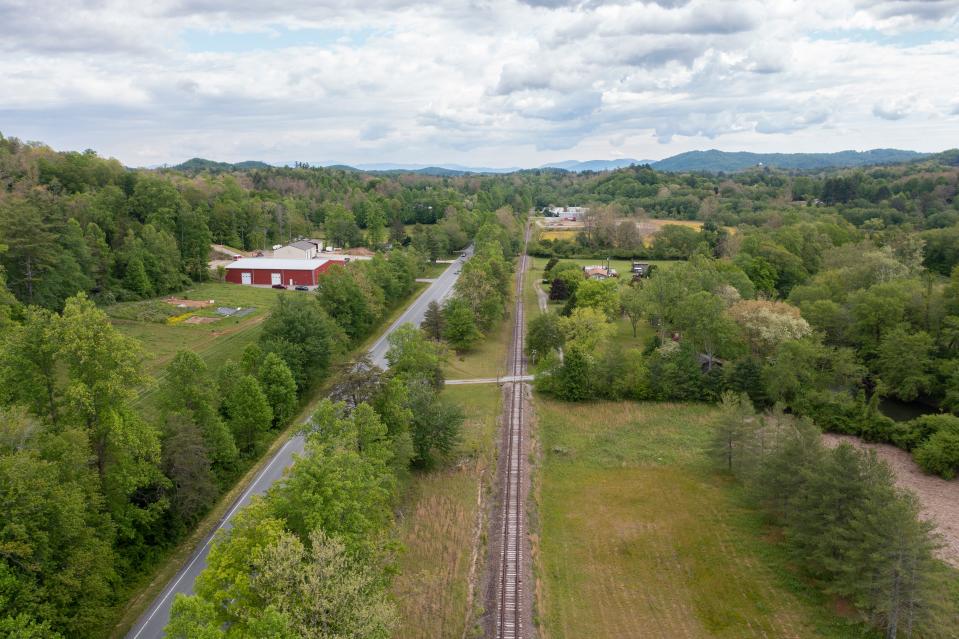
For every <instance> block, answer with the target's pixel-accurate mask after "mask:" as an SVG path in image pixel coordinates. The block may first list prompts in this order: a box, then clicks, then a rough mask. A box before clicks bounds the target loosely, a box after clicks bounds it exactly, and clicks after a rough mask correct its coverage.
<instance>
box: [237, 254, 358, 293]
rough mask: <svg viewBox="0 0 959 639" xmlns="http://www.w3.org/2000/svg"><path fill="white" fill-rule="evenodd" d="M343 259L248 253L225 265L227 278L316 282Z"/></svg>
mask: <svg viewBox="0 0 959 639" xmlns="http://www.w3.org/2000/svg"><path fill="white" fill-rule="evenodd" d="M343 263H344V260H331V259H325V258H322V259H313V260H297V259H276V258H269V257H247V258H243V259H240V260H236V261H234V262H232V263H231V264H227V266H226V281H227V282H233V283H234V284H248V285H255V286H274V285H276V284H282V285H283V286H316V285H317V282H318V281H319V279H320V274H321V273H323V272H324V271H326V270H327V269H329V268H330V267H331V266H332V265H334V264H343Z"/></svg>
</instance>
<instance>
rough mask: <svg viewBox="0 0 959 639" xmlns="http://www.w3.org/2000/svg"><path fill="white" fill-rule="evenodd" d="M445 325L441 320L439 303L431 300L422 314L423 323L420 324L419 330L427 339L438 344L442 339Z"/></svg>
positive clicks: (441, 314)
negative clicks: (421, 330)
mask: <svg viewBox="0 0 959 639" xmlns="http://www.w3.org/2000/svg"><path fill="white" fill-rule="evenodd" d="M445 325H446V322H445V321H444V320H443V311H442V309H441V308H440V305H439V303H437V302H436V300H433V301H432V302H430V303H429V306H427V307H426V312H425V313H423V322H422V323H421V324H420V328H421V329H423V332H424V333H426V336H427V337H429V338H430V339H431V340H433V341H436V342H438V341H440V340H441V339H442V338H443V329H444V328H445Z"/></svg>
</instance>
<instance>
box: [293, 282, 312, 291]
mask: <svg viewBox="0 0 959 639" xmlns="http://www.w3.org/2000/svg"><path fill="white" fill-rule="evenodd" d="M293 288H295V289H296V290H298V291H308V290H310V287H309V286H303V285H302V284H300V285H299V286H294V287H293Z"/></svg>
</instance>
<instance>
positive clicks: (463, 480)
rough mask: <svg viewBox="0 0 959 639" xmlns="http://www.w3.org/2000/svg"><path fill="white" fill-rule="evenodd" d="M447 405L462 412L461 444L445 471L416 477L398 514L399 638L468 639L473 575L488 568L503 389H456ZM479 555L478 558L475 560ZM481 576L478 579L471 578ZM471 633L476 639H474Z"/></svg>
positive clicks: (448, 393) (475, 601)
mask: <svg viewBox="0 0 959 639" xmlns="http://www.w3.org/2000/svg"><path fill="white" fill-rule="evenodd" d="M443 395H444V396H445V397H446V399H447V400H448V401H452V402H455V403H457V404H459V405H460V406H462V407H463V410H464V412H465V413H466V423H465V425H464V431H463V442H462V444H461V445H460V447H459V449H458V451H457V454H456V455H455V456H454V459H453V460H451V462H450V463H449V464H448V465H447V466H445V467H444V468H441V469H436V470H432V471H430V472H416V473H413V474H412V476H411V477H410V479H409V482H408V484H407V489H406V492H405V493H404V495H403V498H402V502H401V506H400V509H399V526H398V529H399V538H400V542H401V544H402V546H403V550H402V551H401V552H400V555H399V562H398V563H399V574H398V575H397V577H396V579H395V581H394V585H393V593H394V595H395V597H396V602H397V606H398V608H399V624H398V627H397V630H396V632H395V633H394V637H396V638H397V639H433V638H435V637H454V638H457V639H458V638H459V637H461V636H463V634H464V632H465V631H466V630H467V629H468V628H472V626H473V624H474V618H475V615H474V612H475V611H476V609H477V607H478V606H480V605H482V593H480V592H475V593H473V595H472V601H470V599H471V595H470V589H469V584H470V580H471V571H472V570H474V561H475V562H476V563H475V570H476V571H481V570H482V568H483V559H482V558H483V555H482V548H479V547H478V546H479V545H481V544H482V541H483V540H484V539H485V533H486V528H487V523H486V521H485V520H484V519H483V518H482V512H483V508H484V507H485V503H484V504H481V503H480V501H479V500H480V499H483V500H485V499H488V498H489V486H490V482H491V481H492V475H493V472H494V464H495V461H494V458H495V447H496V433H497V423H498V418H499V415H500V412H501V410H502V401H501V398H502V391H501V389H500V388H499V387H498V386H496V385H477V386H450V387H447V388H446V390H444V391H443ZM474 553H479V554H478V555H474ZM472 578H474V579H475V578H476V575H472ZM470 636H472V635H470Z"/></svg>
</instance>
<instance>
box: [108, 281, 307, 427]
mask: <svg viewBox="0 0 959 639" xmlns="http://www.w3.org/2000/svg"><path fill="white" fill-rule="evenodd" d="M280 295H306V293H303V292H301V291H283V290H276V289H270V288H254V287H252V286H238V285H236V284H226V283H217V282H208V283H205V284H199V285H197V286H194V287H193V288H191V289H189V290H187V291H183V292H182V293H178V294H177V295H176V297H178V298H181V299H189V300H214V305H213V306H210V307H207V308H204V309H199V310H197V311H196V312H195V313H194V314H195V315H197V316H200V317H219V316H218V315H216V313H215V311H214V310H213V309H214V308H216V307H217V306H232V307H243V308H248V307H254V308H255V309H256V310H255V311H254V312H253V313H251V314H249V315H247V316H245V317H242V318H239V319H237V318H231V317H224V318H222V319H218V320H217V321H215V322H212V323H209V324H186V323H184V322H179V323H177V324H174V325H170V324H167V323H165V322H152V321H138V320H128V319H117V318H113V319H112V322H113V325H114V326H116V328H117V329H118V330H120V331H121V332H122V333H123V334H124V335H127V336H129V337H133V338H135V339H136V340H137V341H139V342H140V344H141V345H142V346H143V351H144V361H143V368H144V371H145V372H146V373H147V374H149V375H150V376H151V377H153V378H154V379H155V380H156V381H159V380H160V379H161V378H162V377H163V374H164V369H165V368H166V366H167V364H169V363H170V360H172V359H173V356H174V355H176V352H177V351H179V350H191V351H193V352H194V353H196V354H197V355H199V356H200V357H202V358H203V361H204V362H206V365H207V367H208V368H209V369H210V370H211V371H214V372H215V371H217V370H218V369H219V368H220V366H222V365H223V363H224V362H225V361H226V360H228V359H231V358H232V359H239V357H240V356H241V355H242V353H243V349H244V348H246V346H247V345H248V344H250V343H252V342H254V341H256V339H257V338H258V337H259V335H260V330H261V324H262V322H263V320H264V319H266V317H267V315H268V314H269V311H270V309H271V308H272V306H273V304H274V303H275V302H276V300H277V298H278V297H279V296H280ZM133 304H137V303H133ZM124 306H128V304H118V305H116V306H114V307H108V308H107V309H106V312H107V314H110V315H113V314H121V315H122V314H124V310H125V309H124V308H123V307H124ZM181 312H182V311H181ZM156 388H157V386H156V384H153V385H151V386H147V387H145V388H143V389H141V390H140V393H139V399H138V402H139V404H140V405H141V406H142V407H144V408H149V405H150V398H151V397H152V396H153V395H154V394H155V392H156Z"/></svg>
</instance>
